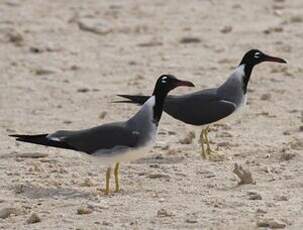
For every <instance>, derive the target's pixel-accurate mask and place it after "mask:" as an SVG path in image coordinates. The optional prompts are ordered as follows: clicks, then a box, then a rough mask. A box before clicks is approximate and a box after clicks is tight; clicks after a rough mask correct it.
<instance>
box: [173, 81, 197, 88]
mask: <svg viewBox="0 0 303 230" xmlns="http://www.w3.org/2000/svg"><path fill="white" fill-rule="evenodd" d="M177 86H187V87H195V85H194V84H193V83H192V82H190V81H182V80H177V82H176V87H177Z"/></svg>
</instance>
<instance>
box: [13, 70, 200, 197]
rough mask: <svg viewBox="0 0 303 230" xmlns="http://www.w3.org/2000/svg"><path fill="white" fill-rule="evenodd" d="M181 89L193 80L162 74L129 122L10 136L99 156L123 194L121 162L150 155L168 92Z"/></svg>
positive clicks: (106, 179) (116, 188)
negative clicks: (110, 165) (120, 172)
mask: <svg viewBox="0 0 303 230" xmlns="http://www.w3.org/2000/svg"><path fill="white" fill-rule="evenodd" d="M179 86H188V87H193V86H194V84H193V83H191V82H189V81H182V80H179V79H177V78H176V77H174V76H173V75H170V74H165V75H161V76H160V77H159V78H158V80H157V82H156V85H155V88H154V91H153V94H152V96H151V97H149V99H148V100H146V102H145V103H144V104H143V105H142V107H141V109H140V110H139V111H138V112H137V113H136V114H135V115H133V116H132V117H131V118H130V119H128V120H127V121H122V122H114V123H107V124H103V125H100V126H97V127H93V128H89V129H83V130H77V131H69V130H59V131H56V132H54V133H47V134H38V135H20V134H13V135H10V136H12V137H15V138H16V140H17V141H23V142H28V143H33V144H39V145H45V146H51V147H57V148H64V149H71V150H76V151H80V152H83V153H84V154H89V155H91V156H94V157H99V158H100V159H101V161H103V162H104V163H107V164H112V163H114V162H115V163H116V164H115V167H114V176H115V186H116V187H115V192H119V190H120V185H119V166H120V162H124V161H131V160H136V159H138V158H142V157H144V156H146V155H147V153H148V151H147V148H151V147H152V146H153V144H154V142H155V139H156V135H157V129H158V125H159V121H160V119H161V115H162V111H163V104H164V100H165V97H166V96H167V94H168V92H169V91H171V90H173V89H174V88H176V87H179ZM111 171H112V169H111V167H108V168H107V171H106V178H105V181H106V182H105V184H106V185H105V190H104V191H105V194H106V195H108V194H109V182H110V176H111Z"/></svg>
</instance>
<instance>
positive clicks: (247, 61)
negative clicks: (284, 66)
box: [240, 49, 286, 93]
mask: <svg viewBox="0 0 303 230" xmlns="http://www.w3.org/2000/svg"><path fill="white" fill-rule="evenodd" d="M265 61H268V62H279V63H286V61H285V60H284V59H282V58H278V57H273V56H269V55H267V54H265V53H263V52H262V51H260V50H257V49H252V50H250V51H248V52H247V53H246V54H245V55H244V57H243V58H242V61H241V63H240V65H244V73H245V75H244V77H243V90H244V93H246V91H247V84H248V81H249V79H250V75H251V72H252V70H253V68H254V66H255V65H257V64H259V63H261V62H265Z"/></svg>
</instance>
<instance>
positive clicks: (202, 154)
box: [200, 129, 207, 159]
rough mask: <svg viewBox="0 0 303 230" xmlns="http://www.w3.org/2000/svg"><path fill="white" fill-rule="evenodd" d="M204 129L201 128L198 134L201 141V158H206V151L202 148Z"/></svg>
mask: <svg viewBox="0 0 303 230" xmlns="http://www.w3.org/2000/svg"><path fill="white" fill-rule="evenodd" d="M204 132H205V131H204V129H202V131H201V134H200V143H201V147H202V152H201V157H202V158H203V159H206V158H207V156H206V152H205V148H204Z"/></svg>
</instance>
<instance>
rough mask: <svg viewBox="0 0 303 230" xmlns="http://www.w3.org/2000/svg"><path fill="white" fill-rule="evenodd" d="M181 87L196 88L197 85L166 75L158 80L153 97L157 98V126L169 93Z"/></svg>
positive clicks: (155, 108)
mask: <svg viewBox="0 0 303 230" xmlns="http://www.w3.org/2000/svg"><path fill="white" fill-rule="evenodd" d="M179 86H187V87H194V86H195V85H194V84H193V83H191V82H190V81H183V80H179V79H177V78H176V77H175V76H173V75H171V74H164V75H161V76H160V77H159V78H158V80H157V82H156V86H155V89H154V92H153V96H155V105H154V121H155V122H156V123H157V124H158V122H159V120H160V118H161V115H162V110H163V105H164V100H165V97H166V96H167V94H168V92H169V91H171V90H173V89H174V88H176V87H179Z"/></svg>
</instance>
